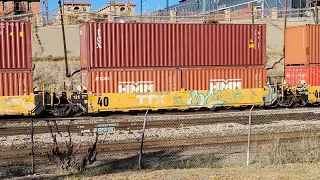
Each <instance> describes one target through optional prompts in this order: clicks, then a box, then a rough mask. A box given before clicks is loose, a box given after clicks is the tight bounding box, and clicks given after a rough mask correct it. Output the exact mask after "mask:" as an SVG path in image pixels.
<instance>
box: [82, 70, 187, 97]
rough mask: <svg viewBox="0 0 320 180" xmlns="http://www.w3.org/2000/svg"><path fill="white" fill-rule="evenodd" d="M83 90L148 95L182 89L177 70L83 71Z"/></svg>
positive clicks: (179, 73)
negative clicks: (149, 93) (148, 93)
mask: <svg viewBox="0 0 320 180" xmlns="http://www.w3.org/2000/svg"><path fill="white" fill-rule="evenodd" d="M81 84H82V88H84V89H87V90H88V91H89V92H93V93H126V92H128V93H129V92H130V93H147V92H164V91H177V90H180V89H181V71H180V70H177V69H139V70H128V69H113V70H106V69H95V70H90V71H87V70H83V71H81Z"/></svg>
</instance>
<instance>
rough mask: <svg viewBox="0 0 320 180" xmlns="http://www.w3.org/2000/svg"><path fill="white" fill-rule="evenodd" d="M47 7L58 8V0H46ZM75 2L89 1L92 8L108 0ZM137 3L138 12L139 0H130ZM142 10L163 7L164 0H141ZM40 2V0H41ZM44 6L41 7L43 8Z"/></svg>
mask: <svg viewBox="0 0 320 180" xmlns="http://www.w3.org/2000/svg"><path fill="white" fill-rule="evenodd" d="M48 1H49V2H48V4H49V9H56V8H58V0H48ZM72 1H73V0H65V2H72ZM74 1H76V2H83V1H85V2H91V4H92V9H98V8H99V7H101V6H103V5H105V4H106V3H109V2H110V0H91V1H90V0H74ZM130 1H131V2H134V3H136V4H137V6H136V8H135V12H136V13H140V0H130ZM143 1H144V2H143V6H142V7H143V10H144V11H145V10H146V12H152V11H155V10H157V8H159V9H164V8H165V7H166V0H143ZM41 2H42V0H41ZM117 2H127V1H126V0H118V1H117ZM178 2H179V0H169V5H173V4H177V3H178ZM43 8H44V7H42V9H43Z"/></svg>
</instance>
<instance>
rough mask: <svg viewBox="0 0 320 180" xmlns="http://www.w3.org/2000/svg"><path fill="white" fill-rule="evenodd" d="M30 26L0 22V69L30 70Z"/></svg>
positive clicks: (21, 23) (28, 24)
mask: <svg viewBox="0 0 320 180" xmlns="http://www.w3.org/2000/svg"><path fill="white" fill-rule="evenodd" d="M31 68H32V51H31V25H30V23H27V22H18V21H0V69H31Z"/></svg>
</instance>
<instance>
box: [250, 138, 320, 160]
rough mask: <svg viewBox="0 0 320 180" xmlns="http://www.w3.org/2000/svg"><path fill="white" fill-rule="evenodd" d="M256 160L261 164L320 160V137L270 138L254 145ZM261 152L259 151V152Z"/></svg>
mask: <svg viewBox="0 0 320 180" xmlns="http://www.w3.org/2000/svg"><path fill="white" fill-rule="evenodd" d="M254 150H255V152H257V153H254V161H255V162H257V163H260V164H275V165H279V164H289V163H315V162H320V143H319V138H316V137H305V136H304V135H302V139H301V140H298V142H290V141H288V140H280V137H278V138H276V139H272V140H270V143H268V144H264V145H260V146H257V145H256V146H255V147H254ZM258 152H259V153H258Z"/></svg>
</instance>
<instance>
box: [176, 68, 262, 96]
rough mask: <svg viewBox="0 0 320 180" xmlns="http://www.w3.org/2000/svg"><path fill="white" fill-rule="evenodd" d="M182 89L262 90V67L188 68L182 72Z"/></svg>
mask: <svg viewBox="0 0 320 180" xmlns="http://www.w3.org/2000/svg"><path fill="white" fill-rule="evenodd" d="M182 82H183V83H182V87H183V88H185V89H186V90H224V89H245V88H263V87H264V86H265V85H266V69H265V67H264V66H254V67H212V68H198V69H196V68H190V69H184V70H183V71H182Z"/></svg>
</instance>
